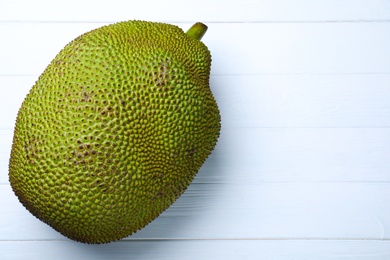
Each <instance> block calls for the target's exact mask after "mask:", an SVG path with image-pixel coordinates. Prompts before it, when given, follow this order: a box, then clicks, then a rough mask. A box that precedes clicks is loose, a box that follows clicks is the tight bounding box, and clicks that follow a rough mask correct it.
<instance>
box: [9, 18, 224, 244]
mask: <svg viewBox="0 0 390 260" xmlns="http://www.w3.org/2000/svg"><path fill="white" fill-rule="evenodd" d="M206 29H207V27H206V26H205V25H204V24H202V23H196V24H195V25H194V26H193V27H191V28H190V29H189V30H188V31H187V32H186V33H184V32H183V31H182V30H181V29H180V28H179V27H177V26H174V25H169V24H164V23H156V22H146V21H126V22H118V23H115V24H111V25H106V26H103V27H100V28H97V29H95V30H92V31H90V32H87V33H85V34H83V35H81V36H79V37H77V38H76V39H74V40H73V41H71V42H70V43H69V44H68V45H66V46H65V47H64V48H63V49H62V50H61V51H60V52H59V53H58V54H57V55H56V57H55V58H54V59H53V60H52V62H51V63H50V64H49V65H48V67H47V68H46V69H45V70H44V72H43V73H42V74H41V75H40V76H39V78H38V80H37V81H36V83H35V84H34V86H33V87H32V89H31V90H30V92H29V93H28V95H27V96H26V98H25V100H24V101H23V103H22V105H21V108H20V109H19V112H18V115H17V119H16V123H15V129H14V138H13V144H12V150H11V156H10V162H9V181H10V183H11V186H12V189H13V191H14V193H15V194H16V196H17V197H18V199H19V201H20V202H21V203H22V204H23V205H24V206H25V207H26V208H27V210H29V211H30V212H31V213H32V214H33V215H35V216H36V217H37V218H38V219H40V220H42V221H43V222H45V223H47V224H48V225H50V226H51V227H52V228H54V229H55V230H57V231H58V232H60V233H61V234H63V235H64V236H66V237H68V238H70V239H72V240H75V241H79V242H83V243H91V244H92V243H96V244H98V243H108V242H111V241H115V240H119V239H122V238H124V237H127V236H129V235H131V234H132V233H134V232H136V231H137V230H139V229H141V228H143V227H144V226H146V225H147V224H148V223H150V222H151V221H152V220H153V219H155V218H156V217H157V216H159V214H161V213H162V212H163V211H164V210H166V209H167V208H168V207H169V206H170V205H171V204H172V203H173V202H174V201H175V200H176V199H177V198H178V197H179V196H180V195H181V194H182V193H183V192H184V191H185V190H186V188H187V187H188V186H189V184H190V183H191V182H192V180H193V178H194V177H195V175H196V174H197V172H198V171H199V169H200V167H201V166H202V164H203V163H204V161H205V160H206V159H207V157H208V156H209V155H210V153H211V152H212V150H213V149H214V147H215V145H216V143H217V140H218V138H219V134H220V127H221V123H220V119H221V118H220V112H219V109H218V106H217V103H216V101H215V99H214V96H213V94H212V92H211V90H210V87H209V77H210V64H211V55H210V51H209V50H208V48H207V47H206V46H205V45H204V44H203V43H202V42H201V41H200V39H201V37H202V36H203V34H204V32H205V31H206Z"/></svg>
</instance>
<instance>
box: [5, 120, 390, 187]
mask: <svg viewBox="0 0 390 260" xmlns="http://www.w3.org/2000/svg"><path fill="white" fill-rule="evenodd" d="M0 133H1V135H0V144H1V145H2V147H4V150H1V151H0V172H3V173H4V174H1V175H0V183H3V184H5V183H8V176H7V174H6V173H7V172H8V160H9V153H10V149H11V143H12V130H8V131H6V130H4V131H0ZM389 154H390V129H389V128H231V129H229V128H223V129H222V132H221V137H220V140H219V142H218V144H217V147H216V149H215V150H214V152H213V153H212V155H211V157H210V158H209V159H208V160H207V162H206V164H205V165H204V166H203V168H202V172H203V173H204V175H202V176H201V177H200V179H198V181H199V182H201V183H230V184H235V183H240V184H245V183H248V184H249V183H262V182H284V181H285V182H294V181H303V182H322V181H323V182H348V181H352V182H389V181H390V175H389V168H390V160H389Z"/></svg>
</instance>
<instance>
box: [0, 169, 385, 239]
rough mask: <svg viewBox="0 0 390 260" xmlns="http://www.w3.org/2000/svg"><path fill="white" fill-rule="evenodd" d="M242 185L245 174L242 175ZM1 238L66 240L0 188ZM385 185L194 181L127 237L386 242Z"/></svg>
mask: <svg viewBox="0 0 390 260" xmlns="http://www.w3.org/2000/svg"><path fill="white" fill-rule="evenodd" d="M242 178H244V179H245V176H242ZM0 195H1V198H2V199H1V202H0V203H1V208H2V209H3V210H2V211H1V212H0V218H1V222H0V228H1V230H2V232H1V234H0V240H3V241H4V240H7V241H20V240H53V239H54V240H64V239H65V238H64V237H63V236H62V235H60V234H59V233H57V232H55V231H54V230H52V229H51V228H50V227H49V226H47V225H46V224H44V223H42V222H40V221H39V220H37V219H36V218H35V217H33V216H32V215H31V214H30V213H29V212H28V211H27V210H26V209H24V207H23V206H22V205H21V204H20V203H19V202H18V200H17V198H16V197H15V195H14V194H13V192H12V190H11V188H10V186H9V185H0ZM389 234H390V183H378V182H373V183H367V182H299V181H294V182H272V183H271V182H263V183H254V184H249V181H247V182H246V183H245V184H242V183H234V184H224V183H218V184H206V183H194V184H192V185H191V186H190V188H189V189H188V190H187V191H186V193H185V194H184V195H183V196H182V197H180V198H179V199H178V200H177V201H176V203H174V204H173V205H172V206H171V207H170V208H169V209H168V210H166V211H165V212H164V213H163V214H161V215H160V217H158V218H157V219H156V220H154V221H153V222H152V223H151V224H149V225H148V226H147V227H145V228H144V229H142V230H140V231H138V232H137V233H136V234H134V235H132V236H131V237H129V238H128V239H141V238H142V239H154V238H156V239H168V238H169V239H221V240H223V239H244V240H245V239H262V240H274V239H282V240H283V239H291V240H300V239H330V240H338V239H347V240H348V239H352V240H360V239H361V240H364V239H373V240H381V239H390V235H389Z"/></svg>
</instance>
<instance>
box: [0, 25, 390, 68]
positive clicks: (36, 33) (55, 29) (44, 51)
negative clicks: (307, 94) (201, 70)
mask: <svg viewBox="0 0 390 260" xmlns="http://www.w3.org/2000/svg"><path fill="white" fill-rule="evenodd" d="M101 25H103V24H95V23H59V24H55V23H26V24H25V23H2V24H0V34H1V35H4V37H6V38H9V39H13V40H12V41H4V42H2V45H3V46H2V48H0V56H1V57H2V60H3V62H2V63H0V75H39V74H40V73H41V72H42V71H43V70H44V68H45V67H46V66H47V64H48V63H49V62H50V61H51V60H52V59H53V58H54V56H55V55H56V54H57V53H58V51H60V50H61V49H62V48H63V47H64V46H65V44H67V43H68V42H69V41H71V40H73V39H74V38H75V37H77V36H78V35H80V34H81V33H84V32H86V31H89V30H91V29H93V28H96V27H99V26H101ZM177 25H179V26H180V27H181V28H183V29H184V30H186V29H187V28H189V27H190V25H191V24H188V23H181V24H177ZM227 32H229V34H227ZM232 33H233V34H234V37H232V36H231V34H232ZM203 41H204V42H205V44H206V45H207V46H208V47H209V48H210V50H211V53H212V55H213V64H212V74H213V75H237V74H240V75H243V74H245V75H248V74H250V75H253V74H255V75H259V74H318V73H321V74H324V73H325V74H329V73H337V74H340V73H343V74H345V73H348V74H350V73H352V74H356V73H364V74H368V73H369V74H373V73H374V74H378V73H382V74H388V73H390V52H388V51H386V50H387V49H388V46H390V23H294V24H289V23H260V24H251V23H249V24H248V23H229V24H227V23H223V24H219V23H211V24H209V31H208V33H207V34H206V35H205V37H204V40H203ZM27 43H28V44H27Z"/></svg>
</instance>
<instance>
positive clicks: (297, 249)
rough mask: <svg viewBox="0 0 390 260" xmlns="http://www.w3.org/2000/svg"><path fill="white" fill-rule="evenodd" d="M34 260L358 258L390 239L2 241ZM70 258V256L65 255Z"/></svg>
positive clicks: (3, 253) (386, 253)
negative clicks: (105, 242) (107, 242)
mask: <svg viewBox="0 0 390 260" xmlns="http://www.w3.org/2000/svg"><path fill="white" fill-rule="evenodd" d="M26 256H29V257H30V258H32V259H83V260H89V259H94V260H95V259H96V260H99V259H104V260H105V259H140V260H142V259H147V260H164V259H169V260H171V259H186V260H192V259H194V260H198V259H272V260H275V259H276V260H287V259H288V260H294V259H296V260H301V259H318V260H325V259H357V260H376V259H388V258H389V257H390V242H389V241H363V240H362V241H360V240H359V241H354V240H352V241H337V240H336V241H329V240H318V241H310V240H298V241H291V240H271V241H263V240H184V241H178V240H151V241H143V240H141V241H138V240H132V241H126V242H116V243H111V244H105V245H85V244H79V243H75V242H68V241H66V242H62V241H18V242H4V241H0V257H1V259H4V260H19V259H20V260H24V259H26ZM65 256H66V258H65Z"/></svg>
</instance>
